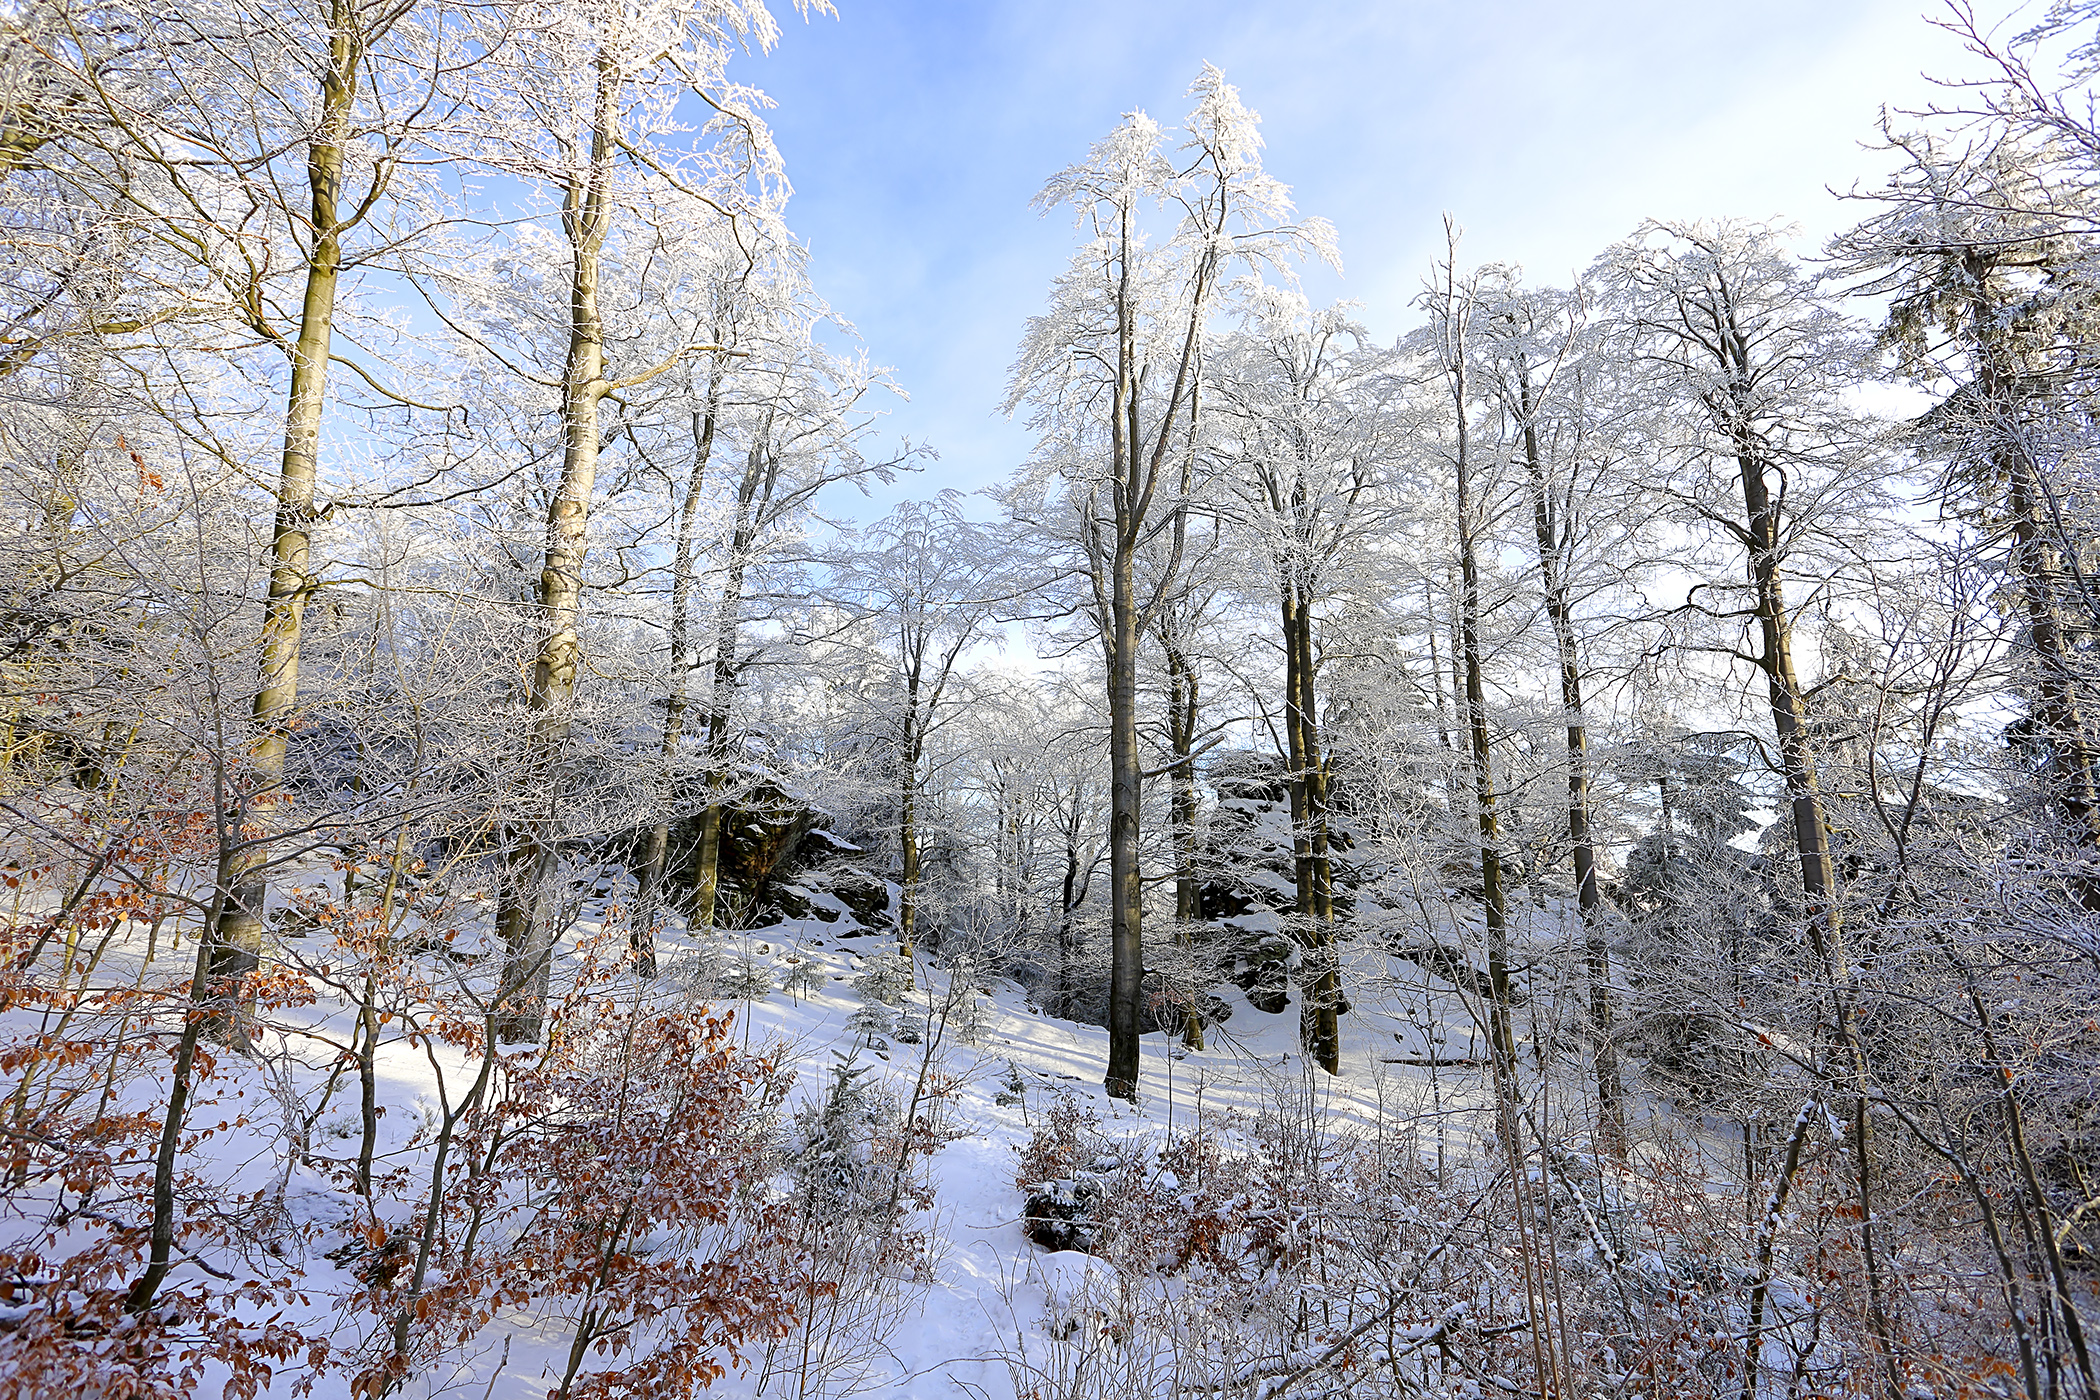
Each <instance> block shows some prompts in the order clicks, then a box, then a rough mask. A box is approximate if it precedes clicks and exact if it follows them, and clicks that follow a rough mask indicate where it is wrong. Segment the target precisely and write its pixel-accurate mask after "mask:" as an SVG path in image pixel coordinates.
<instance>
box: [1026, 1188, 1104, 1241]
mask: <svg viewBox="0 0 2100 1400" xmlns="http://www.w3.org/2000/svg"><path fill="white" fill-rule="evenodd" d="M1104 1188H1105V1184H1104V1183H1103V1181H1102V1179H1101V1178H1100V1177H1099V1176H1096V1175H1094V1174H1093V1173H1092V1172H1080V1173H1079V1174H1078V1175H1077V1176H1072V1177H1066V1178H1063V1179H1061V1180H1058V1181H1045V1182H1040V1183H1038V1184H1037V1185H1036V1186H1035V1187H1034V1189H1032V1190H1031V1191H1030V1192H1029V1193H1028V1199H1027V1201H1026V1203H1025V1204H1023V1206H1022V1207H1021V1229H1022V1231H1023V1233H1025V1234H1026V1235H1027V1236H1028V1238H1029V1239H1030V1240H1032V1241H1034V1242H1035V1243H1036V1244H1038V1245H1040V1246H1042V1247H1043V1248H1044V1249H1047V1250H1049V1251H1050V1252H1052V1253H1053V1254H1054V1253H1057V1252H1059V1251H1061V1250H1067V1249H1076V1250H1078V1251H1079V1252H1080V1253H1082V1254H1092V1253H1093V1252H1094V1251H1095V1250H1096V1249H1097V1248H1098V1247H1099V1246H1100V1243H1101V1222H1100V1221H1099V1220H1098V1219H1097V1218H1096V1215H1095V1207H1096V1203H1097V1202H1099V1201H1100V1200H1101V1197H1102V1192H1103V1190H1104Z"/></svg>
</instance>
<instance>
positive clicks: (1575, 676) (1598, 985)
mask: <svg viewBox="0 0 2100 1400" xmlns="http://www.w3.org/2000/svg"><path fill="white" fill-rule="evenodd" d="M1517 373H1518V381H1517V392H1518V399H1519V406H1520V408H1521V409H1522V412H1523V415H1524V461H1525V465H1526V467H1527V468H1528V470H1529V472H1530V476H1531V514H1532V522H1533V524H1534V526H1535V527H1536V530H1537V534H1538V543H1539V589H1540V592H1541V593H1542V594H1543V595H1544V597H1545V602H1546V617H1547V619H1548V620H1549V621H1550V622H1551V623H1552V625H1553V645H1554V650H1555V652H1556V653H1557V654H1558V657H1559V660H1560V706H1561V712H1562V714H1563V715H1564V716H1565V717H1566V721H1567V733H1568V851H1569V857H1570V859H1571V860H1572V862H1573V864H1574V867H1575V904H1576V909H1577V911H1578V912H1579V914H1580V916H1581V919H1582V933H1583V963H1584V971H1585V974H1586V979H1587V982H1588V991H1589V1012H1590V1047H1591V1048H1590V1061H1591V1068H1592V1069H1593V1071H1594V1072H1595V1075H1596V1080H1597V1137H1598V1139H1599V1141H1600V1142H1602V1143H1603V1145H1604V1146H1605V1147H1606V1148H1607V1150H1609V1151H1611V1152H1612V1153H1614V1154H1622V1153H1623V1152H1624V1151H1625V1143H1626V1108H1625V1103H1624V1101H1623V1095H1622V1090H1621V1087H1620V1084H1619V1056H1618V1051H1617V1049H1616V1047H1615V1046H1614V1045H1613V1044H1612V1004H1611V947H1610V944H1609V943H1608V942H1607V941H1606V939H1605V917H1606V912H1607V911H1606V909H1605V906H1604V893H1603V891H1602V890H1601V889H1599V888H1598V883H1597V853H1596V850H1595V848H1594V847H1593V846H1592V845H1591V843H1590V773H1589V768H1590V758H1589V728H1588V725H1587V724H1586V723H1585V720H1584V717H1583V708H1582V661H1581V656H1580V653H1579V652H1578V651H1577V649H1576V646H1575V617H1574V608H1573V605H1572V603H1571V600H1570V597H1569V589H1568V581H1567V576H1566V574H1565V573H1564V571H1563V560H1564V559H1565V557H1566V556H1565V544H1566V534H1567V532H1568V531H1570V530H1572V528H1573V522H1572V521H1567V520H1559V519H1556V512H1555V509H1554V497H1553V484H1552V481H1551V479H1550V478H1549V476H1548V474H1547V471H1546V462H1545V454H1544V453H1543V452H1542V451H1541V450H1540V447H1539V434H1538V424H1537V423H1536V421H1535V420H1534V417H1533V413H1534V410H1535V408H1536V407H1537V405H1536V404H1535V402H1534V401H1533V397H1532V387H1531V378H1530V372H1529V370H1528V369H1527V368H1526V367H1525V365H1524V363H1523V362H1522V361H1521V360H1519V361H1518V364H1517Z"/></svg>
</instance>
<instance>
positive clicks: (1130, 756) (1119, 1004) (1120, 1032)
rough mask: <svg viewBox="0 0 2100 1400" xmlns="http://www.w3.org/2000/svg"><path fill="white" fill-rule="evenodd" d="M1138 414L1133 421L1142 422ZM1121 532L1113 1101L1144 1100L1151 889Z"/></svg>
mask: <svg viewBox="0 0 2100 1400" xmlns="http://www.w3.org/2000/svg"><path fill="white" fill-rule="evenodd" d="M1135 413H1136V409H1135V406H1133V408H1132V416H1135ZM1132 533H1133V532H1131V531H1126V530H1123V529H1120V528H1119V529H1118V530H1117V531H1116V545H1115V553H1114V562H1113V564H1112V566H1111V570H1112V571H1111V574H1110V588H1111V595H1112V596H1111V610H1110V613H1109V645H1108V657H1107V660H1108V769H1109V805H1108V812H1109V815H1108V878H1109V984H1108V1070H1107V1073H1106V1074H1105V1075H1104V1076H1103V1081H1102V1082H1103V1083H1104V1085H1105V1086H1106V1087H1107V1089H1108V1092H1109V1094H1110V1095H1111V1096H1113V1097H1116V1098H1124V1099H1132V1100H1134V1099H1136V1098H1137V1082H1138V1034H1139V1020H1138V1012H1139V1010H1140V1006H1139V999H1138V998H1139V984H1140V983H1141V982H1142V980H1143V978H1144V974H1145V952H1144V932H1143V921H1144V909H1145V887H1144V882H1143V878H1142V875H1141V872H1140V871H1139V868H1138V839H1139V822H1140V820H1141V816H1142V802H1143V789H1142V770H1141V767H1140V764H1139V761H1138V736H1137V700H1138V695H1137V691H1138V685H1137V680H1138V678H1137V669H1138V666H1137V660H1138V657H1137V650H1138V631H1137V599H1136V597H1135V596H1134V594H1135V582H1134V579H1133V572H1134V569H1133V564H1134V559H1133V556H1134V554H1135V552H1136V551H1135V548H1134V544H1135V541H1134V540H1133V539H1132V538H1131V537H1132Z"/></svg>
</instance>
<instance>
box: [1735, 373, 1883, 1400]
mask: <svg viewBox="0 0 2100 1400" xmlns="http://www.w3.org/2000/svg"><path fill="white" fill-rule="evenodd" d="M1731 348H1732V349H1733V350H1734V353H1735V355H1736V357H1737V364H1738V365H1741V366H1745V367H1747V364H1748V358H1749V357H1748V351H1747V347H1745V346H1743V345H1742V344H1741V340H1740V337H1738V338H1737V342H1736V344H1735V345H1733V346H1732V347H1731ZM1737 421H1739V422H1746V421H1748V415H1747V414H1745V415H1741V416H1740V417H1739V418H1738V419H1737ZM1736 448H1737V451H1736V463H1737V466H1738V468H1739V469H1740V470H1741V473H1742V483H1743V505H1744V509H1745V513H1746V515H1747V521H1746V525H1747V535H1748V544H1749V548H1750V577H1751V582H1752V585H1753V586H1754V589H1755V592H1756V617H1757V627H1758V635H1759V641H1760V645H1761V652H1760V655H1759V658H1758V664H1759V666H1760V667H1761V669H1763V671H1764V673H1765V682H1766V689H1767V691H1768V692H1769V695H1770V699H1771V711H1772V726H1773V729H1774V731H1775V732H1776V734H1777V736H1778V739H1779V761H1780V767H1781V769H1782V770H1783V772H1784V776H1785V779H1786V787H1787V795H1788V799H1789V806H1790V810H1791V813H1792V816H1793V822H1794V849H1795V852H1796V854H1797V856H1798V857H1799V860H1800V866H1801V893H1802V898H1803V902H1804V903H1805V904H1806V906H1807V911H1806V912H1807V932H1808V938H1809V944H1810V947H1811V949H1812V950H1813V951H1814V953H1815V956H1816V959H1817V961H1818V963H1819V964H1820V965H1821V967H1822V969H1823V974H1824V978H1825V980H1826V981H1827V983H1828V984H1829V988H1830V998H1831V1021H1832V1040H1833V1042H1834V1047H1833V1048H1834V1050H1835V1052H1836V1055H1835V1058H1836V1060H1837V1063H1836V1064H1835V1065H1834V1066H1833V1068H1834V1070H1835V1071H1836V1073H1838V1074H1839V1075H1841V1076H1843V1077H1845V1078H1846V1079H1849V1080H1850V1081H1851V1094H1850V1104H1849V1110H1850V1111H1849V1113H1848V1114H1847V1117H1848V1119H1849V1125H1848V1126H1849V1128H1850V1136H1851V1139H1852V1140H1851V1143H1850V1147H1851V1149H1852V1157H1853V1169H1854V1173H1855V1177H1856V1184H1857V1188H1858V1193H1859V1217H1860V1221H1859V1232H1860V1262H1861V1264H1862V1265H1863V1266H1864V1272H1865V1274H1866V1281H1867V1321H1868V1325H1869V1326H1870V1327H1871V1328H1872V1329H1873V1332H1874V1337H1875V1341H1876V1343H1877V1344H1878V1349H1879V1350H1880V1352H1881V1360H1882V1364H1883V1370H1884V1373H1885V1379H1886V1381H1887V1384H1888V1388H1889V1395H1890V1400H1902V1397H1903V1394H1904V1386H1903V1381H1902V1376H1901V1373H1900V1367H1899V1366H1898V1364H1897V1360H1896V1346H1895V1336H1894V1332H1893V1329H1892V1327H1891V1325H1890V1319H1889V1313H1888V1302H1887V1296H1886V1293H1887V1289H1886V1285H1885V1283H1884V1280H1883V1278H1882V1273H1881V1266H1880V1261H1879V1256H1878V1252H1877V1249H1876V1241H1875V1231H1874V1196H1873V1182H1872V1175H1871V1173H1872V1162H1873V1144H1872V1139H1871V1129H1870V1123H1869V1119H1868V1106H1869V1104H1870V1102H1871V1096H1870V1093H1869V1087H1868V1071H1867V1060H1866V1050H1865V1047H1864V1046H1863V1045H1862V1044H1861V1042H1860V1038H1859V1026H1858V1016H1857V1011H1856V1004H1855V1000H1854V997H1855V994H1854V991H1853V988H1852V970H1851V968H1850V967H1849V966H1848V965H1847V959H1846V955H1845V945H1844V925H1843V919H1842V915H1841V911H1840V909H1839V905H1838V890H1837V876H1836V871H1835V868H1834V866H1833V865H1832V862H1831V859H1830V836H1829V828H1828V827H1827V825H1826V824H1825V821H1824V816H1823V799H1822V793H1821V791H1820V789H1819V788H1818V785H1817V781H1816V770H1815V757H1814V753H1813V749H1812V745H1811V742H1810V738H1809V732H1808V712H1807V706H1806V704H1805V703H1804V701H1803V697H1802V692H1801V683H1800V678H1799V675H1798V674H1797V672H1796V671H1795V668H1794V653H1793V624H1792V620H1791V619H1790V618H1789V616H1788V614H1787V610H1786V597H1785V591H1784V586H1783V582H1782V579H1781V576H1780V571H1779V565H1780V550H1781V547H1782V546H1781V544H1780V537H1779V524H1780V522H1779V506H1778V502H1777V501H1776V500H1775V499H1774V498H1773V496H1772V493H1771V488H1770V486H1769V484H1768V483H1767V481H1766V478H1765V463H1764V457H1763V451H1764V448H1763V444H1762V443H1761V442H1759V441H1757V440H1756V439H1755V438H1754V437H1752V436H1750V435H1748V434H1746V433H1738V435H1737V440H1736Z"/></svg>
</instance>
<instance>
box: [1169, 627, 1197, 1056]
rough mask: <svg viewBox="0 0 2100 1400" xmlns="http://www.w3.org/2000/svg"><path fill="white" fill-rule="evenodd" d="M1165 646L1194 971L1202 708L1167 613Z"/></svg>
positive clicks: (1177, 863)
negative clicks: (1198, 739) (1198, 738)
mask: <svg viewBox="0 0 2100 1400" xmlns="http://www.w3.org/2000/svg"><path fill="white" fill-rule="evenodd" d="M1159 639H1160V646H1161V649H1162V650H1164V651H1165V652H1166V654H1167V749H1168V752H1169V753H1170V754H1171V755H1172V756H1173V763H1172V765H1171V774H1170V776H1171V778H1172V780H1173V785H1174V786H1173V792H1172V795H1171V797H1170V798H1169V805H1168V822H1169V824H1170V825H1171V827H1172V828H1173V833H1172V834H1173V842H1174V936H1175V938H1176V940H1177V941H1179V943H1180V944H1181V946H1182V949H1183V951H1184V952H1185V953H1186V954H1187V955H1188V957H1189V958H1190V959H1191V968H1190V971H1191V973H1192V974H1193V972H1194V965H1193V963H1194V958H1195V948H1196V919H1197V916H1198V914H1199V913H1200V912H1201V911H1200V910H1199V909H1198V907H1197V906H1198V903H1199V899H1198V895H1197V890H1196V758H1195V752H1196V724H1197V719H1198V717H1199V715H1200V714H1201V713H1202V711H1201V707H1200V700H1201V697H1200V693H1199V688H1198V682H1199V680H1200V678H1199V677H1198V676H1197V674H1196V668H1195V666H1194V665H1193V664H1191V662H1190V660H1189V657H1188V654H1187V653H1186V652H1184V651H1183V650H1182V648H1181V642H1180V639H1178V638H1177V637H1175V636H1174V629H1173V627H1172V626H1170V625H1168V623H1167V621H1166V619H1165V617H1164V615H1163V616H1162V618H1161V621H1160V627H1159ZM1203 995H1204V993H1203V990H1202V988H1201V987H1192V989H1191V991H1190V995H1189V1004H1188V1005H1187V1006H1186V1007H1184V1008H1183V1009H1182V1017H1183V1019H1182V1027H1181V1040H1182V1043H1183V1044H1184V1045H1186V1046H1188V1048H1189V1049H1191V1050H1201V1049H1202V1048H1203V1012H1202V997H1203Z"/></svg>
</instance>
